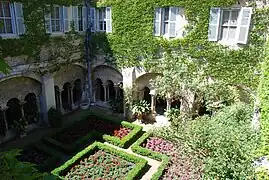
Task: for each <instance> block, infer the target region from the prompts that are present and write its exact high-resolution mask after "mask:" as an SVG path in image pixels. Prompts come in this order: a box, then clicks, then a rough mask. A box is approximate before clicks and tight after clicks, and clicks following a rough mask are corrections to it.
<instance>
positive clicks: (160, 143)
mask: <svg viewBox="0 0 269 180" xmlns="http://www.w3.org/2000/svg"><path fill="white" fill-rule="evenodd" d="M142 147H145V148H148V149H151V150H152V151H155V152H159V153H162V154H166V155H169V156H173V155H174V154H175V153H176V148H175V146H174V145H173V143H171V142H169V141H167V140H165V139H162V138H159V137H149V138H148V139H147V140H146V142H144V143H143V144H142Z"/></svg>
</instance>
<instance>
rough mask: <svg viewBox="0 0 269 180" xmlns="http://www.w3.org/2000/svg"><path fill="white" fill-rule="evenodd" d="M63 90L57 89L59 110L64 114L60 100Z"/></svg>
mask: <svg viewBox="0 0 269 180" xmlns="http://www.w3.org/2000/svg"><path fill="white" fill-rule="evenodd" d="M63 91H64V89H60V90H59V108H60V109H59V110H60V111H61V112H62V113H63V114H64V112H65V111H64V109H63V102H62V92H63Z"/></svg>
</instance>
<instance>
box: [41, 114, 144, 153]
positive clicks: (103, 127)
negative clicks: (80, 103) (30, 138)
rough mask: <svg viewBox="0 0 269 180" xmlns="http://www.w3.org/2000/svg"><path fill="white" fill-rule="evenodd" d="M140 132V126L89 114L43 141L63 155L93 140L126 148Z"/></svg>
mask: <svg viewBox="0 0 269 180" xmlns="http://www.w3.org/2000/svg"><path fill="white" fill-rule="evenodd" d="M141 131H142V127H141V126H137V125H133V124H131V123H128V122H125V121H121V122H120V123H119V122H116V120H115V119H111V118H107V117H105V116H103V115H97V114H94V113H91V114H90V115H88V117H86V118H85V119H84V120H81V121H78V122H76V123H74V124H73V125H72V126H70V127H68V128H66V129H64V130H62V131H60V132H58V133H56V134H55V135H53V136H51V137H45V138H44V140H45V142H46V143H48V144H50V145H53V146H54V147H55V148H58V149H60V150H62V151H64V152H65V153H72V152H75V151H77V150H79V148H84V147H85V145H88V144H89V143H92V142H94V141H95V140H98V141H101V140H105V141H107V142H109V143H111V144H113V145H116V146H120V147H128V146H129V145H130V143H131V142H132V141H133V140H134V138H135V137H136V135H137V134H139V133H140V132H141Z"/></svg>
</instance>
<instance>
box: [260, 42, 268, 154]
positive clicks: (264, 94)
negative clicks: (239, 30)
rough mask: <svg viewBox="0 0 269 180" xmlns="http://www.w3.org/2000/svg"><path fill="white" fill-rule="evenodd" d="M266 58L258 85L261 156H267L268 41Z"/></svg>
mask: <svg viewBox="0 0 269 180" xmlns="http://www.w3.org/2000/svg"><path fill="white" fill-rule="evenodd" d="M265 48H266V50H265V52H266V58H265V59H264V62H263V63H262V76H261V81H260V85H259V98H260V101H261V138H262V139H261V140H262V147H261V149H260V151H261V152H260V153H261V155H267V156H268V155H269V92H268V89H269V53H268V50H269V41H268V42H267V44H266V47H265Z"/></svg>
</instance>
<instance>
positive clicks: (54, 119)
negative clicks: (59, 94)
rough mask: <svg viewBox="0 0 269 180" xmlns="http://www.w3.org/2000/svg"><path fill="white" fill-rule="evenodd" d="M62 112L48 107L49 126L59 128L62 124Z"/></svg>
mask: <svg viewBox="0 0 269 180" xmlns="http://www.w3.org/2000/svg"><path fill="white" fill-rule="evenodd" d="M62 116H63V115H62V113H61V111H59V110H57V109H55V108H50V109H49V111H48V119H49V123H50V125H51V127H54V128H59V127H61V126H62Z"/></svg>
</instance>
